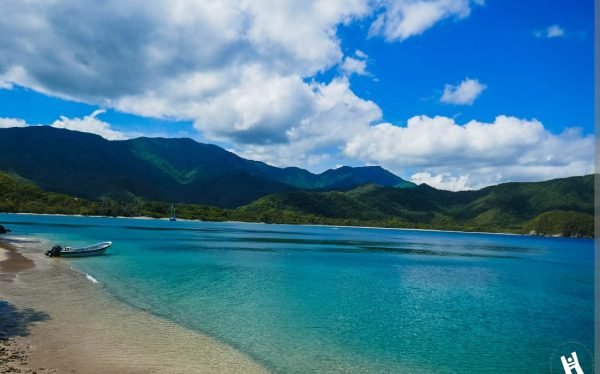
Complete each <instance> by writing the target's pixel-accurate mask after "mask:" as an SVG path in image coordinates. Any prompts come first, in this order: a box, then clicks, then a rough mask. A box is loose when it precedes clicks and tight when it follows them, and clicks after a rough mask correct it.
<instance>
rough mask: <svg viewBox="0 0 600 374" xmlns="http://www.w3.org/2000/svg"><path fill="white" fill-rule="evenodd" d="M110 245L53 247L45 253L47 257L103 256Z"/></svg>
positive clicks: (104, 243)
mask: <svg viewBox="0 0 600 374" xmlns="http://www.w3.org/2000/svg"><path fill="white" fill-rule="evenodd" d="M111 245H112V242H102V243H98V244H94V245H90V246H88V247H80V248H73V247H63V246H60V245H55V246H54V247H52V249H49V250H47V251H46V256H48V257H82V256H96V255H101V254H103V253H104V252H105V251H106V249H107V248H108V247H110V246H111Z"/></svg>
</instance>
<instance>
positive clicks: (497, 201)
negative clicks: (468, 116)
mask: <svg viewBox="0 0 600 374" xmlns="http://www.w3.org/2000/svg"><path fill="white" fill-rule="evenodd" d="M238 211H239V212H240V216H241V217H246V218H251V219H253V220H257V221H266V222H289V223H296V222H308V223H326V224H343V225H369V226H385V227H407V228H409V227H411V228H424V229H445V230H462V231H464V230H466V231H490V232H515V233H535V234H542V235H564V236H593V222H594V219H593V214H594V177H593V176H592V175H588V176H585V177H571V178H564V179H555V180H551V181H546V182H537V183H506V184H501V185H497V186H492V187H487V188H484V189H481V190H479V191H462V192H450V191H443V190H437V189H435V188H432V187H430V186H428V185H426V184H422V185H420V186H418V187H416V188H411V189H396V188H390V187H381V186H376V185H365V186H360V187H358V188H355V189H352V190H350V191H347V192H339V191H333V192H307V191H294V192H285V193H278V194H273V195H270V196H266V197H263V198H261V199H259V200H257V201H255V202H253V203H251V204H249V205H247V206H244V207H241V208H239V209H238Z"/></svg>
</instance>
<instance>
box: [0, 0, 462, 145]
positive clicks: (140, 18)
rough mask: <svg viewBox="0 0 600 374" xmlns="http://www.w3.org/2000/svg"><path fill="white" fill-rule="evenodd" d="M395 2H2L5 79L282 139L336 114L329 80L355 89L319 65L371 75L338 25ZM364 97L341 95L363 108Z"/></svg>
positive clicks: (447, 11)
mask: <svg viewBox="0 0 600 374" xmlns="http://www.w3.org/2000/svg"><path fill="white" fill-rule="evenodd" d="M404 3H406V4H408V3H414V1H404ZM434 3H435V7H438V8H440V9H442V15H441V16H440V17H434V18H435V19H432V20H430V21H428V22H427V26H426V27H430V26H432V25H433V24H434V23H435V22H437V21H438V20H440V19H443V18H444V17H446V16H448V15H456V14H461V15H462V16H466V14H467V13H468V8H469V4H470V3H469V2H468V1H466V2H465V0H460V1H459V0H436V1H434ZM455 3H456V4H455ZM407 6H408V5H407ZM90 9H94V12H90V11H89V10H90ZM394 9H396V8H395V7H394V6H393V4H392V3H391V2H390V3H382V2H380V1H376V0H341V1H330V0H291V1H284V2H282V1H273V0H242V1H239V0H222V1H219V2H202V1H195V0H174V1H171V0H157V1H152V2H150V3H149V2H143V1H139V0H108V1H105V2H103V6H102V7H97V6H96V4H95V2H92V1H91V0H54V1H50V2H24V1H20V0H5V1H4V2H3V3H2V10H3V11H4V13H6V14H11V17H8V18H5V19H4V20H3V22H2V23H0V82H7V83H9V84H18V85H21V86H24V87H27V88H31V89H34V90H36V91H39V92H42V93H45V94H49V95H54V96H58V97H62V98H68V99H72V100H77V101H83V102H87V103H90V104H95V105H100V106H102V107H106V108H114V109H117V110H120V111H123V112H127V113H133V114H138V115H142V116H149V117H157V118H172V119H178V120H191V121H194V122H195V124H196V127H197V128H198V129H199V130H200V131H202V132H203V133H205V135H206V136H207V137H208V138H211V139H219V140H221V141H223V142H231V143H232V144H231V145H232V146H234V147H237V148H243V147H245V146H251V145H253V146H262V145H264V144H267V143H274V144H275V143H276V144H280V143H282V142H284V143H285V142H286V141H289V139H290V136H289V131H291V130H292V129H298V128H304V127H305V126H306V125H305V123H306V122H310V123H311V126H313V127H315V126H317V125H316V124H314V121H316V120H318V119H319V118H327V119H328V120H332V119H331V115H328V114H327V113H318V111H319V110H321V108H323V106H322V105H321V104H320V101H322V95H323V93H322V92H321V91H322V89H323V88H324V87H326V86H328V85H331V84H333V85H334V86H337V87H343V88H344V89H345V90H346V91H347V92H346V93H345V94H344V95H341V96H340V97H342V96H355V95H354V93H353V92H352V90H351V88H350V85H349V84H345V85H341V86H339V85H336V84H335V83H334V82H333V81H331V82H325V83H315V82H313V77H315V75H316V74H318V73H321V72H324V71H327V70H328V69H331V68H333V67H335V66H339V67H340V70H341V71H343V72H344V73H345V74H346V75H350V74H368V72H367V69H366V68H367V61H366V59H367V56H366V55H365V54H364V52H362V51H356V52H355V54H354V55H351V56H344V53H343V52H342V49H341V46H340V40H339V37H338V36H337V28H338V26H339V25H342V24H349V23H351V22H354V21H356V20H361V19H368V17H370V16H372V15H373V14H374V12H382V11H383V12H385V13H386V14H387V13H389V12H391V13H390V14H392V13H393V14H394V15H395V16H397V15H398V14H397V13H398V10H394ZM408 9H409V10H410V9H412V6H408ZM413 17H416V18H420V17H421V13H420V12H413V11H409V12H408V13H407V14H405V15H404V16H403V21H402V22H403V23H421V21H419V20H412V19H413ZM388 18H389V19H387V21H389V22H393V21H394V19H393V18H392V16H391V15H390V17H388ZM73 19H77V22H72V20H73ZM387 21H386V22H387ZM426 27H424V26H422V27H420V31H419V32H422V31H423V30H424V28H426ZM98 30H102V31H101V32H99V31H98ZM363 101H365V100H361V99H360V98H358V100H355V101H353V104H348V103H345V102H339V103H337V104H336V105H338V106H339V107H344V108H346V109H345V110H347V111H348V112H350V113H354V112H360V111H361V110H362V109H361V105H362V102H363ZM354 104H357V105H358V107H352V106H351V105H354ZM371 106H376V105H375V104H372V105H371ZM364 125H367V123H365V124H364ZM318 126H321V127H323V128H324V127H326V126H329V123H320V124H319V125H318ZM333 126H334V127H335V126H337V124H335V125H333Z"/></svg>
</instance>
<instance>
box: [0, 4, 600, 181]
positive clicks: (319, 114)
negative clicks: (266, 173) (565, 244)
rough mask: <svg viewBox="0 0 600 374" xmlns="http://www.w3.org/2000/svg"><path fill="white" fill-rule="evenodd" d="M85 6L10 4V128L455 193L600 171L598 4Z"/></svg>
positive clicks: (2, 31) (4, 53) (0, 39)
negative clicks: (223, 153)
mask: <svg viewBox="0 0 600 374" xmlns="http://www.w3.org/2000/svg"><path fill="white" fill-rule="evenodd" d="M85 3H86V1H71V0H59V1H56V2H55V3H53V4H44V5H40V6H33V5H31V4H25V3H23V2H19V1H17V0H9V1H6V2H4V3H3V4H2V5H0V9H2V8H4V9H2V10H3V13H5V14H12V15H13V17H12V18H13V19H14V20H15V21H10V20H3V21H0V35H4V36H0V127H9V126H25V125H40V124H43V125H53V126H56V127H65V128H70V129H75V130H80V131H88V132H94V133H98V134H99V135H102V136H105V137H107V138H109V139H125V138H131V137H136V136H163V137H192V138H194V139H196V140H198V141H203V142H211V143H216V144H219V145H221V146H223V147H225V148H227V149H229V150H232V151H234V152H236V153H238V154H240V155H241V156H244V157H248V158H252V159H258V160H263V161H265V162H268V163H271V164H274V165H278V166H300V167H305V168H308V169H310V170H312V171H315V172H321V171H323V170H325V169H327V168H331V167H337V166H340V165H342V164H347V165H354V166H360V165H371V164H378V165H382V166H384V167H386V168H388V169H390V170H392V171H393V172H395V173H397V174H398V175H400V176H402V177H404V178H407V179H412V180H413V181H415V182H426V183H429V184H431V185H434V186H437V187H440V188H448V189H465V188H479V187H482V186H485V185H489V184H494V183H499V182H504V181H513V180H514V181H520V180H543V179H549V178H553V177H562V176H568V175H580V174H585V173H590V172H592V170H593V133H594V128H593V126H594V123H593V115H594V112H593V93H594V92H593V63H594V61H593V48H594V47H593V26H594V25H593V22H594V20H593V1H591V0H587V1H583V0H572V1H558V0H553V1H538V0H535V1H534V0H531V1H526V2H523V1H513V0H502V1H500V0H487V1H485V2H484V1H482V0H477V1H473V0H397V1H387V0H378V1H369V0H347V1H318V0H315V1H298V2H294V1H289V2H283V3H282V2H275V3H273V2H269V1H253V2H249V3H247V2H244V1H233V0H232V1H226V0H224V1H222V2H220V3H216V4H217V5H214V4H213V5H211V6H208V5H206V4H199V3H198V2H193V1H187V0H178V1H176V2H168V1H157V2H156V3H155V4H154V5H152V6H147V7H143V8H139V7H140V5H139V2H135V1H121V2H117V1H108V2H107V5H106V7H105V8H104V9H101V10H97V11H95V12H90V11H89V8H90V7H87V8H86V4H85ZM88 5H89V4H88Z"/></svg>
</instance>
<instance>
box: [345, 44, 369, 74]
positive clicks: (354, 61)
mask: <svg viewBox="0 0 600 374" xmlns="http://www.w3.org/2000/svg"><path fill="white" fill-rule="evenodd" d="M368 57H369V56H367V55H366V54H365V53H364V52H362V51H360V50H358V51H356V52H355V55H354V57H350V56H346V57H344V61H343V62H342V64H341V65H340V70H341V71H342V72H343V73H344V74H346V75H352V74H356V75H367V74H368V72H367V59H368Z"/></svg>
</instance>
